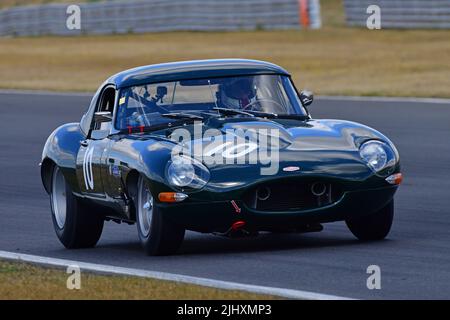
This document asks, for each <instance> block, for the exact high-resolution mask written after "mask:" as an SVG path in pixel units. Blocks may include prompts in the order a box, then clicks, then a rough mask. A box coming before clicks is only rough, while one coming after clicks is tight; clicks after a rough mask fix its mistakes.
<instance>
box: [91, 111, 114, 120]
mask: <svg viewBox="0 0 450 320" xmlns="http://www.w3.org/2000/svg"><path fill="white" fill-rule="evenodd" d="M111 121H112V113H111V112H109V111H99V112H96V113H94V122H95V123H102V122H111Z"/></svg>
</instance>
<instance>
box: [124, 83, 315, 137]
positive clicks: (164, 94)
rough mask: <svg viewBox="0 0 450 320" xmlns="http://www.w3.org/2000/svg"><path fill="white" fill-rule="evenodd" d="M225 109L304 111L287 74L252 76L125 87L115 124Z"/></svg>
mask: <svg viewBox="0 0 450 320" xmlns="http://www.w3.org/2000/svg"><path fill="white" fill-rule="evenodd" d="M224 109H227V110H224ZM228 109H231V110H228ZM224 111H227V112H230V113H229V114H233V115H236V116H237V115H245V114H246V113H248V114H253V115H256V116H257V115H259V114H276V115H300V116H305V115H306V114H307V113H306V110H305V109H304V108H303V107H302V105H301V102H300V101H299V99H298V96H297V93H296V91H295V89H294V87H293V85H292V83H291V80H290V79H289V77H287V76H280V75H253V76H239V77H224V78H211V79H195V80H181V81H173V82H165V83H157V84H147V85H141V86H133V87H129V88H124V89H122V90H121V92H120V95H119V103H118V111H117V116H116V122H115V126H116V129H119V130H123V129H129V128H133V127H139V126H145V127H150V126H153V125H158V124H162V123H165V122H170V121H173V120H171V118H174V117H189V116H190V117H193V116H195V115H205V114H210V115H216V114H218V113H220V112H224Z"/></svg>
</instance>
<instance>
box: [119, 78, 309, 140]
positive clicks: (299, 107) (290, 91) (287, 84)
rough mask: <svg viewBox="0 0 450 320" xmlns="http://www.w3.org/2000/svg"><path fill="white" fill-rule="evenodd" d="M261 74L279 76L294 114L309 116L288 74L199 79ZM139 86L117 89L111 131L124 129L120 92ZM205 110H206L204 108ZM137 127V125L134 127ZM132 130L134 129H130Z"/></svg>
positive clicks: (158, 124)
mask: <svg viewBox="0 0 450 320" xmlns="http://www.w3.org/2000/svg"><path fill="white" fill-rule="evenodd" d="M262 75H266V76H275V77H279V78H280V80H281V83H282V86H283V89H284V91H285V93H286V96H287V98H288V100H289V102H290V103H291V105H292V109H293V111H295V114H298V115H300V116H305V117H307V118H310V115H309V111H308V109H307V108H306V107H305V106H303V104H302V103H301V100H300V98H299V92H298V90H297V88H296V86H295V84H294V82H293V81H292V77H291V76H290V75H286V74H273V73H268V74H248V75H245V74H242V75H238V76H235V75H231V76H221V77H208V78H200V80H201V79H205V80H211V79H225V78H236V77H250V76H262ZM184 80H199V78H192V79H183V81H184ZM179 81H180V80H173V81H158V82H149V83H147V84H140V85H139V86H145V85H158V84H164V83H171V82H174V83H175V84H176V83H178V82H179ZM139 86H128V87H123V88H120V89H119V90H118V93H117V96H116V103H115V106H114V111H113V119H112V126H111V133H120V132H123V131H124V130H126V129H123V128H119V127H118V123H117V117H118V109H119V100H120V97H121V96H122V93H123V92H124V91H126V90H129V89H130V88H132V87H139ZM205 111H206V110H205ZM173 120H174V121H171V122H167V124H169V123H173V122H179V119H177V120H176V119H173ZM163 123H164V122H156V123H155V124H154V125H153V124H152V125H151V126H149V127H148V128H151V127H153V126H155V127H159V126H161V125H162V124H163ZM136 128H138V127H136ZM132 131H133V132H134V131H135V130H132Z"/></svg>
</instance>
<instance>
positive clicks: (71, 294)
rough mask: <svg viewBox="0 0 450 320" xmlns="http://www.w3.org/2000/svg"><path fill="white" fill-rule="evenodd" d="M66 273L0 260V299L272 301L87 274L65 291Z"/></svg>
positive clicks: (252, 296) (245, 294)
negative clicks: (77, 283) (79, 283)
mask: <svg viewBox="0 0 450 320" xmlns="http://www.w3.org/2000/svg"><path fill="white" fill-rule="evenodd" d="M68 276H69V274H66V273H65V272H64V271H63V270H57V269H48V268H43V267H37V266H33V265H29V264H23V263H11V262H5V261H0V300H5V299H20V300H22V299H45V300H47V299H58V300H59V299H114V300H116V299H118V300H123V299H128V300H132V299H158V300H159V299H192V300H208V299H252V300H253V299H275V297H272V296H264V295H257V294H252V293H246V292H241V291H229V290H218V289H213V288H206V287H201V286H195V285H187V284H180V283H176V282H170V281H160V280H153V279H143V278H136V277H125V276H108V275H98V274H90V273H85V272H83V271H82V273H81V289H80V290H69V289H67V286H66V282H67V277H68Z"/></svg>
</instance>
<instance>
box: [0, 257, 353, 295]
mask: <svg viewBox="0 0 450 320" xmlns="http://www.w3.org/2000/svg"><path fill="white" fill-rule="evenodd" d="M0 258H3V259H6V260H14V261H22V262H29V263H35V264H40V265H46V266H54V267H67V266H70V265H76V266H78V267H79V268H80V269H81V270H85V271H91V272H98V273H106V274H114V275H126V276H135V277H143V278H152V279H158V280H167V281H176V282H181V283H188V284H195V285H200V286H205V287H212V288H217V289H225V290H240V291H246V292H252V293H258V294H266V295H274V296H279V297H283V298H289V299H307V300H349V299H350V298H346V297H340V296H333V295H327V294H321V293H315V292H309V291H302V290H293V289H283V288H275V287H265V286H257V285H249V284H243V283H237V282H229V281H221V280H214V279H207V278H199V277H191V276H186V275H181V274H174V273H167V272H158V271H148V270H142V269H132V268H123V267H115V266H110V265H104V264H95V263H88V262H81V261H74V260H66V259H56V258H49V257H42V256H36V255H29V254H22V253H15V252H8V251H0Z"/></svg>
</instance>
